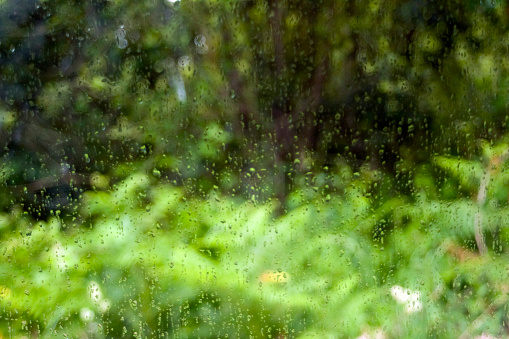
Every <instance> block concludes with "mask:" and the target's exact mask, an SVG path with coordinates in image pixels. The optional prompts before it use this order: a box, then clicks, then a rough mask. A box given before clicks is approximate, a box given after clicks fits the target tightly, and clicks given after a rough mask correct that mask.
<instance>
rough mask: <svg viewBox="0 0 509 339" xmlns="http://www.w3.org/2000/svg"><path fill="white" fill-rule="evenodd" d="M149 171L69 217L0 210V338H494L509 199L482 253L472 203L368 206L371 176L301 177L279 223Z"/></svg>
mask: <svg viewBox="0 0 509 339" xmlns="http://www.w3.org/2000/svg"><path fill="white" fill-rule="evenodd" d="M441 161H442V162H439V163H441V164H444V163H446V164H447V161H445V160H441ZM444 166H445V165H444ZM445 167H446V166H445ZM446 168H448V167H446ZM451 168H452V167H451ZM460 168H463V167H461V166H460ZM465 168H467V170H466V173H462V172H461V171H460V172H458V173H462V174H464V175H469V172H470V167H468V166H467V167H465ZM335 171H336V170H333V171H332V172H335ZM337 171H338V173H340V172H344V169H340V168H338V169H337ZM330 175H331V177H333V176H335V175H336V173H331V174H330ZM310 179H311V180H310V181H314V180H313V179H314V178H310ZM155 180H156V178H154V177H151V176H147V175H146V174H141V173H138V174H132V175H131V176H130V177H128V178H127V179H126V180H124V181H122V182H120V183H118V184H117V185H115V187H114V188H113V189H112V190H111V192H107V191H89V192H86V194H85V196H84V197H83V201H82V204H81V209H80V212H79V216H78V217H77V218H76V219H75V220H69V221H65V220H64V219H61V218H58V217H52V218H51V219H50V220H48V221H47V222H38V223H34V222H33V221H31V219H30V218H28V217H27V216H24V215H23V214H22V213H20V211H18V212H15V213H11V214H3V215H2V218H1V225H2V230H3V232H2V234H3V240H2V243H3V246H2V248H3V253H2V257H3V260H2V263H1V264H0V272H1V274H2V277H3V278H2V286H1V287H0V288H1V299H0V300H1V303H2V313H1V316H2V319H4V320H3V321H2V324H3V325H2V326H3V327H1V331H2V335H8V334H11V335H14V336H15V337H17V336H19V335H23V334H24V335H31V333H37V332H39V333H40V334H41V335H42V336H43V337H47V336H50V335H59V336H61V335H66V336H69V337H76V336H87V337H97V338H101V337H121V336H124V337H125V336H128V337H165V336H167V335H171V336H177V337H179V336H186V337H188V336H189V337H218V336H219V337H225V336H227V335H228V336H233V337H247V336H252V337H266V336H269V335H272V336H278V335H283V336H289V337H302V338H304V337H307V336H312V335H315V336H320V337H328V336H330V337H353V336H357V335H360V333H361V331H364V330H366V331H375V330H377V329H378V330H380V331H381V330H382V328H383V331H384V332H385V333H386V335H388V336H389V337H412V336H415V335H417V336H419V335H422V334H423V333H427V335H430V336H436V337H443V338H446V337H456V336H457V335H458V333H459V332H461V331H465V330H469V331H470V330H471V331H472V334H474V333H480V332H481V331H484V330H488V329H489V330H490V331H491V332H492V333H502V332H501V331H502V330H503V327H502V324H503V322H504V321H507V320H506V315H505V311H504V307H503V306H504V305H505V304H506V303H507V300H506V297H505V296H506V294H507V290H508V287H507V284H506V279H505V277H504V276H503V274H501V272H503V271H505V267H506V266H507V265H506V262H507V259H508V256H507V251H506V250H505V246H506V244H507V242H508V241H509V239H507V235H506V234H505V233H503V232H500V228H501V227H502V226H503V223H504V221H503V220H504V218H503V217H502V216H505V215H508V214H509V209H508V207H507V206H498V207H497V210H496V213H494V212H490V213H491V214H489V215H488V217H487V218H486V220H485V224H484V232H485V233H486V239H487V241H488V243H487V244H488V245H489V246H488V247H489V252H488V254H486V255H482V256H481V255H479V254H478V253H477V251H476V250H477V247H476V242H475V230H474V218H475V214H476V213H477V211H478V210H479V207H478V204H477V203H476V202H475V201H472V200H471V199H465V198H464V199H461V198H460V199H456V200H454V201H452V202H451V201H446V200H442V199H433V200H430V199H429V198H428V197H426V194H424V193H422V194H419V195H418V196H417V200H415V201H413V202H412V201H411V200H407V199H402V198H398V197H395V198H392V199H389V200H387V201H385V203H383V204H381V205H379V207H377V208H374V206H375V201H374V199H369V198H366V196H367V195H369V193H374V191H373V190H374V189H375V185H374V184H375V183H379V180H376V179H371V180H370V179H369V178H366V177H358V178H357V179H356V178H354V177H351V178H350V179H344V180H342V181H341V182H338V186H341V187H344V191H343V193H338V194H334V195H330V194H328V193H326V191H322V190H323V189H324V188H325V186H322V187H318V189H314V188H313V186H310V185H307V186H306V185H303V186H302V187H301V188H300V190H299V191H300V192H301V194H300V197H301V199H300V201H298V202H295V204H294V207H293V208H292V210H291V211H289V212H288V213H287V214H284V215H282V216H277V214H275V213H276V203H275V201H274V202H267V203H264V204H256V203H255V202H252V201H247V202H241V201H236V200H234V199H232V198H228V197H225V196H222V195H221V194H219V193H217V192H215V191H212V192H211V193H210V194H209V195H208V196H207V198H205V199H204V198H196V197H193V196H189V195H188V194H186V193H185V192H184V191H183V190H182V189H181V188H178V187H175V186H173V185H170V184H163V183H159V184H158V185H154V183H156V181H155ZM315 182H316V181H315ZM329 188H331V187H329ZM331 189H332V188H331ZM308 190H310V191H309V193H305V192H307V191H308ZM316 191H318V192H316ZM320 191H322V192H324V193H323V194H321V193H320ZM361 192H362V194H361ZM495 215H500V216H501V217H500V218H499V217H494V216H495ZM491 216H493V217H491ZM409 239H411V241H409ZM397 286H404V287H397ZM398 288H399V289H398ZM406 289H408V290H406ZM398 293H399V294H398ZM405 293H407V294H406V295H415V298H414V299H413V300H405V299H404V297H402V295H405ZM415 293H419V294H418V295H417V294H415ZM398 298H399V299H398ZM402 298H403V299H402ZM398 300H399V303H398ZM465 314H469V315H470V316H469V317H468V318H466V317H465ZM488 314H489V317H487V315H488ZM476 319H477V320H476ZM474 320H476V321H477V323H474Z"/></svg>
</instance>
